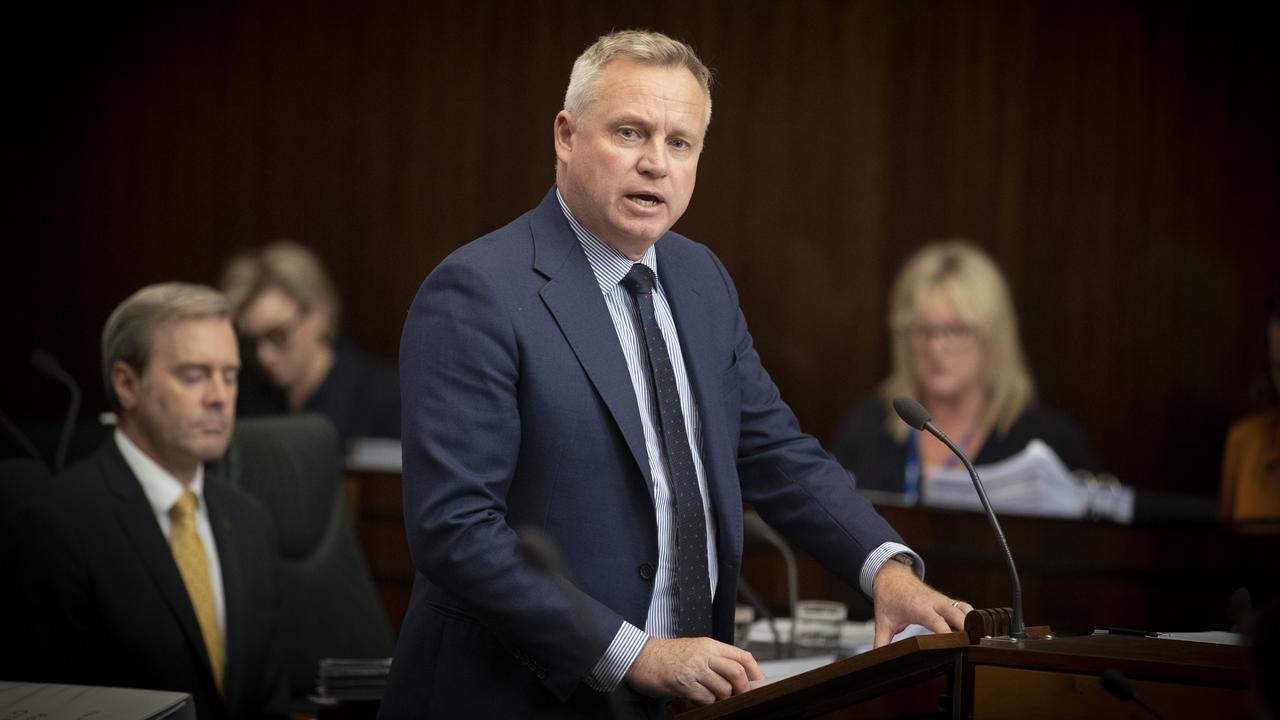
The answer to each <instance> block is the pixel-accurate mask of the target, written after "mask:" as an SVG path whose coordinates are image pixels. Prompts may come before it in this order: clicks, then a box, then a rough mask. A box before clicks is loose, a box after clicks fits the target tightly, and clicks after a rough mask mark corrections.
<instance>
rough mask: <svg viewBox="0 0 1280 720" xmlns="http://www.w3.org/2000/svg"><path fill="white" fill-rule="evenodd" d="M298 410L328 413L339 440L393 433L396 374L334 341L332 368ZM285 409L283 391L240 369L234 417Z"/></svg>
mask: <svg viewBox="0 0 1280 720" xmlns="http://www.w3.org/2000/svg"><path fill="white" fill-rule="evenodd" d="M248 361H249V362H252V359H249V360H248ZM250 367H252V365H250ZM302 412H307V413H319V414H321V415H324V416H325V417H327V418H329V420H330V421H332V422H333V427H334V429H336V430H337V431H338V440H339V441H341V442H342V443H344V444H345V443H346V442H347V441H348V440H351V439H352V438H398V437H400V377H399V374H398V373H397V372H396V369H395V367H393V366H391V365H389V364H387V363H384V362H382V361H381V360H376V359H374V358H372V357H370V356H368V355H366V354H364V353H363V352H361V351H360V350H359V349H358V348H356V346H354V345H352V344H350V343H348V342H345V341H342V340H339V341H338V342H337V343H335V344H334V346H333V367H331V368H330V369H329V374H327V375H325V376H324V380H322V381H321V382H320V387H318V388H316V391H315V392H314V393H313V394H312V395H311V397H309V398H307V401H306V402H305V403H304V404H303V407H302ZM288 414H289V402H288V398H286V397H285V393H284V391H283V390H281V389H280V388H278V387H276V386H274V385H272V384H271V383H270V382H269V381H268V380H267V379H266V378H265V377H262V376H261V374H260V373H257V372H249V373H244V374H242V376H241V384H240V393H239V395H237V396H236V415H237V416H238V417H254V416H261V415H288Z"/></svg>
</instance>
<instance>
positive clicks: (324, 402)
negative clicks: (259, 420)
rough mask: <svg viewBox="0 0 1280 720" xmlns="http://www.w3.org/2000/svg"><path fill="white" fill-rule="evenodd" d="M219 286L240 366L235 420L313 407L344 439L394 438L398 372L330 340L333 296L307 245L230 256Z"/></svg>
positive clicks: (334, 332)
mask: <svg viewBox="0 0 1280 720" xmlns="http://www.w3.org/2000/svg"><path fill="white" fill-rule="evenodd" d="M222 287H223V290H224V292H225V293H226V295H227V298H228V299H229V300H230V301H231V306H232V312H233V313H234V318H235V323H236V328H237V329H238V331H239V332H240V335H241V353H242V354H243V356H244V363H245V367H246V368H247V370H248V372H247V373H246V375H247V377H246V378H245V383H244V385H243V387H242V390H241V394H240V405H239V412H240V414H241V416H242V417H247V416H252V415H281V414H291V413H300V412H314V413H320V414H322V415H325V416H327V417H328V418H329V419H330V420H331V421H332V422H333V424H334V426H335V427H336V428H337V430H338V436H339V438H341V439H342V440H343V441H344V442H345V441H346V440H349V439H351V438H366V437H382V438H399V437H400V382H399V376H398V373H397V372H396V370H395V368H394V367H392V366H391V365H389V364H385V363H382V362H378V361H376V360H374V359H372V358H370V357H368V356H367V355H365V354H364V353H362V352H360V351H359V350H358V349H356V348H355V347H354V346H352V345H350V344H349V343H346V342H343V341H340V340H338V339H337V336H338V320H339V315H340V310H341V306H340V303H339V300H338V296H337V294H336V293H335V292H334V289H333V283H332V282H331V281H330V280H329V277H328V276H327V275H326V274H325V271H324V268H323V267H322V266H321V265H320V261H319V259H317V258H316V256H315V255H314V254H313V253H312V252H311V251H310V250H308V249H306V248H305V247H303V246H301V245H299V244H297V243H295V242H291V241H288V240H277V241H274V242H272V243H270V244H269V245H267V246H266V247H264V248H262V249H261V250H258V251H256V252H251V253H245V254H241V255H238V256H236V257H235V258H233V259H232V260H231V261H230V262H229V263H228V264H227V267H226V269H225V270H224V272H223V278H222Z"/></svg>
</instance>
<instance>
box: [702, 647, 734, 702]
mask: <svg viewBox="0 0 1280 720" xmlns="http://www.w3.org/2000/svg"><path fill="white" fill-rule="evenodd" d="M728 662H732V661H730V660H725V659H723V658H711V659H710V660H709V662H708V663H707V669H705V670H703V671H702V672H701V673H700V674H699V676H698V682H699V683H700V684H701V685H702V687H703V688H705V689H706V690H707V692H708V693H710V694H711V696H712V697H711V701H712V702H714V701H716V700H724V699H725V698H727V697H730V696H732V695H733V684H732V683H730V682H729V680H728V679H727V678H725V677H724V676H723V675H722V674H721V672H720V670H719V669H718V668H717V667H716V666H717V665H719V664H723V663H728Z"/></svg>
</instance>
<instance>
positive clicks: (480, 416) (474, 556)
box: [382, 191, 900, 718]
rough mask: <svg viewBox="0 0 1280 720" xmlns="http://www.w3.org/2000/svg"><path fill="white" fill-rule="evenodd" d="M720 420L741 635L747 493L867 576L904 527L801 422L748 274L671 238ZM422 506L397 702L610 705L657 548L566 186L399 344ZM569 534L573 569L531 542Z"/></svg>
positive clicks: (627, 384)
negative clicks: (548, 569)
mask: <svg viewBox="0 0 1280 720" xmlns="http://www.w3.org/2000/svg"><path fill="white" fill-rule="evenodd" d="M656 251H657V257H658V278H659V282H660V283H661V284H662V286H663V288H664V290H665V292H666V295H667V299H668V300H669V302H670V305H671V309H672V314H673V316H674V319H675V323H676V326H677V328H678V332H679V334H680V343H681V347H682V349H683V353H684V359H685V366H686V368H687V369H688V372H689V376H690V377H689V379H690V383H691V386H692V389H693V394H694V397H695V399H696V402H697V404H698V411H699V413H700V417H701V425H702V448H701V453H702V458H703V461H704V464H705V468H706V473H707V482H708V486H709V490H710V502H711V511H712V512H713V513H714V514H715V521H716V528H717V537H716V546H717V549H718V557H719V563H720V568H719V577H720V580H719V585H718V587H717V590H716V594H715V598H714V606H713V612H714V620H713V633H714V635H715V637H716V638H718V639H720V640H723V641H726V642H729V641H731V638H732V634H733V609H734V605H735V594H736V588H737V577H738V571H739V562H740V560H741V555H742V503H743V500H744V499H745V500H747V501H748V502H750V503H751V504H752V505H754V506H755V507H757V508H758V509H759V511H760V513H761V515H762V516H763V517H764V518H765V520H766V521H768V522H769V523H770V524H771V525H773V526H774V527H776V528H778V529H779V530H781V531H782V532H783V533H784V534H786V535H787V536H788V537H790V538H791V539H792V540H793V541H794V542H796V543H797V544H798V545H800V546H801V547H803V548H804V549H805V550H807V551H809V552H810V553H812V554H813V555H815V556H816V557H817V558H818V559H819V560H820V561H822V562H823V563H824V564H825V565H826V566H827V567H829V568H831V569H832V570H833V571H834V572H836V573H837V574H839V575H840V576H841V577H842V578H843V579H845V580H846V582H849V583H851V584H854V585H855V586H856V584H857V582H858V573H859V570H860V569H861V565H862V562H863V560H864V559H865V557H866V555H867V554H868V553H869V552H871V551H872V550H874V549H875V548H876V547H878V546H879V545H880V544H881V543H883V542H885V541H900V539H899V538H898V536H897V535H896V534H895V533H894V532H893V530H892V529H891V528H890V527H889V526H888V524H887V523H885V522H884V520H883V519H882V518H880V516H879V515H878V514H876V512H875V511H874V510H873V509H872V508H871V506H870V505H869V504H868V503H867V502H866V501H865V500H863V499H861V498H860V497H859V496H858V495H857V494H856V493H855V492H854V489H853V485H852V483H850V482H849V480H848V477H847V475H846V474H845V471H844V470H843V469H842V468H841V467H840V466H839V465H838V464H837V463H836V462H835V461H834V460H832V458H831V456H830V455H828V454H827V453H826V452H825V451H823V450H822V448H821V447H820V446H819V444H818V443H817V441H816V440H814V439H813V438H812V437H810V436H808V435H805V434H804V433H802V432H801V431H800V428H799V425H798V423H797V421H796V418H795V416H794V415H793V414H792V412H791V410H790V409H789V408H788V407H787V406H786V404H785V403H783V402H782V400H781V398H780V397H779V395H778V390H777V388H776V387H775V386H774V384H773V382H772V381H771V380H770V378H769V375H768V374H767V373H766V372H765V370H764V368H763V367H762V366H761V364H760V358H759V356H758V355H757V353H756V351H755V349H754V347H753V346H752V341H751V336H750V334H748V332H747V325H746V321H745V319H744V318H743V315H742V313H741V311H740V310H739V308H738V296H737V291H736V290H735V288H734V286H733V282H732V281H731V280H730V278H729V275H728V273H727V272H726V271H725V269H724V267H723V266H722V265H721V263H720V261H719V260H718V259H717V258H716V257H715V255H714V254H712V252H711V251H710V250H709V249H708V248H706V247H705V246H703V245H700V244H698V243H695V242H692V241H690V240H688V239H687V238H684V237H682V236H680V235H678V234H675V233H670V232H669V233H667V234H666V235H665V236H664V237H662V238H661V239H660V240H659V241H658V242H657V245H656ZM400 372H401V396H402V401H401V407H402V418H403V428H402V430H403V448H404V507H405V523H406V526H407V530H408V538H409V547H410V551H411V553H412V556H413V562H414V565H415V568H416V570H417V573H416V576H415V578H414V587H413V595H412V599H411V601H410V606H409V609H408V612H407V614H406V617H405V620H404V625H403V627H402V629H401V635H400V639H399V643H398V645H397V648H396V657H395V661H394V663H393V665H392V674H391V679H390V686H389V688H388V691H387V695H386V697H385V699H384V701H383V707H382V715H383V717H397V718H398V717H428V716H430V717H436V716H441V717H443V716H446V715H448V714H450V713H452V712H462V711H468V712H471V713H476V712H490V713H496V714H494V715H491V716H495V717H496V716H504V717H505V716H520V717H534V716H537V717H543V716H545V717H565V716H575V715H591V714H593V713H595V714H598V713H599V712H600V711H601V709H602V708H603V705H601V704H600V695H599V694H598V693H595V692H594V691H591V690H589V689H588V688H587V687H586V685H584V684H583V680H584V679H585V678H587V677H588V676H589V674H590V673H591V671H592V669H593V667H594V666H595V664H596V662H597V661H598V660H599V659H600V657H601V655H602V654H603V653H604V651H605V648H606V646H607V644H608V642H609V641H610V640H611V639H612V638H613V636H614V634H615V633H616V632H617V630H618V628H619V627H620V625H621V623H622V622H623V621H624V620H625V621H628V622H630V623H631V624H633V625H635V626H636V627H639V628H644V625H645V617H646V615H647V611H648V608H649V600H650V595H651V593H652V591H653V579H652V578H653V569H654V568H656V566H657V564H658V538H657V523H656V519H655V515H654V513H655V510H654V505H653V498H652V493H651V491H650V487H651V482H652V478H651V477H650V471H649V462H648V459H647V456H646V451H645V444H644V436H643V430H642V427H641V420H640V411H639V409H638V407H637V404H636V400H635V394H634V390H633V388H632V385H631V380H630V378H629V376H628V374H627V367H626V361H625V359H624V356H623V353H622V349H621V347H620V345H619V342H618V335H617V332H616V331H615V329H614V326H613V323H612V320H611V319H610V316H609V311H608V308H607V307H606V305H605V301H604V298H603V297H602V295H601V292H600V287H599V285H598V284H597V282H596V279H595V276H594V274H593V273H592V270H591V267H590V265H589V263H588V261H587V258H586V255H585V254H584V252H583V251H582V248H581V245H580V244H579V242H578V240H577V238H576V236H575V235H574V234H573V231H572V229H571V227H570V226H569V223H568V221H567V220H566V219H565V217H564V214H563V212H562V211H561V209H560V206H559V204H558V202H557V201H556V198H555V193H554V191H552V192H550V193H548V194H547V196H546V198H545V199H544V200H543V202H542V204H541V205H540V206H539V207H538V208H536V209H535V210H533V211H531V212H529V213H526V214H525V215H523V216H521V217H520V218H518V219H516V220H515V221H514V222H512V223H511V224H510V225H507V226H506V227H504V228H502V229H500V230H498V231H496V232H494V233H491V234H489V235H487V236H485V237H483V238H480V239H479V240H476V241H475V242H472V243H470V244H468V245H466V246H464V247H462V248H460V249H459V250H457V251H456V252H454V253H453V254H452V255H450V256H449V257H448V258H446V259H445V260H444V261H443V262H442V263H441V264H440V266H439V267H437V268H436V269H435V270H434V271H433V272H432V273H431V274H430V276H429V277H427V279H426V281H425V282H423V284H422V287H421V289H420V290H419V292H418V295H417V297H416V298H415V299H414V301H413V304H412V306H411V308H410V310H409V315H408V319H407V320H406V322H405V327H404V334H403V336H402V338H401V346H400ZM522 526H531V527H535V528H538V529H540V530H542V531H543V532H545V533H546V534H548V535H549V536H550V537H551V538H552V539H554V540H555V542H556V543H557V544H558V545H559V549H560V552H561V554H562V555H563V560H564V565H565V568H566V571H567V575H568V576H569V578H570V580H571V582H572V586H571V587H570V589H569V590H568V591H566V590H565V589H564V588H563V587H562V586H561V585H559V584H557V583H556V582H554V581H553V580H551V579H549V578H547V577H546V576H544V575H543V574H541V573H539V572H538V571H537V570H536V569H534V568H533V567H531V566H530V565H528V564H527V563H526V562H524V561H523V560H522V559H521V556H520V553H519V551H518V549H517V534H516V529H518V528H521V527H522Z"/></svg>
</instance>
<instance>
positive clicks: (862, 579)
mask: <svg viewBox="0 0 1280 720" xmlns="http://www.w3.org/2000/svg"><path fill="white" fill-rule="evenodd" d="M898 553H906V554H908V555H910V556H911V559H912V560H914V561H915V562H913V563H912V564H911V569H912V570H914V571H915V574H916V577H918V578H920V579H921V580H924V558H922V557H920V556H919V555H917V554H916V551H915V550H912V549H911V548H909V547H907V546H906V545H903V544H902V543H896V542H887V543H884V544H882V545H881V546H880V547H878V548H876V549H875V550H873V551H872V552H871V554H870V555H868V556H867V559H866V560H865V561H863V563H862V573H861V574H860V575H859V576H858V585H859V586H860V587H861V588H862V594H864V595H866V596H867V597H872V596H873V595H874V593H873V592H872V589H873V588H874V587H875V581H876V574H877V573H879V572H880V568H881V567H883V566H884V564H885V563H887V562H889V559H890V558H892V557H893V556H894V555H897V554H898Z"/></svg>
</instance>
